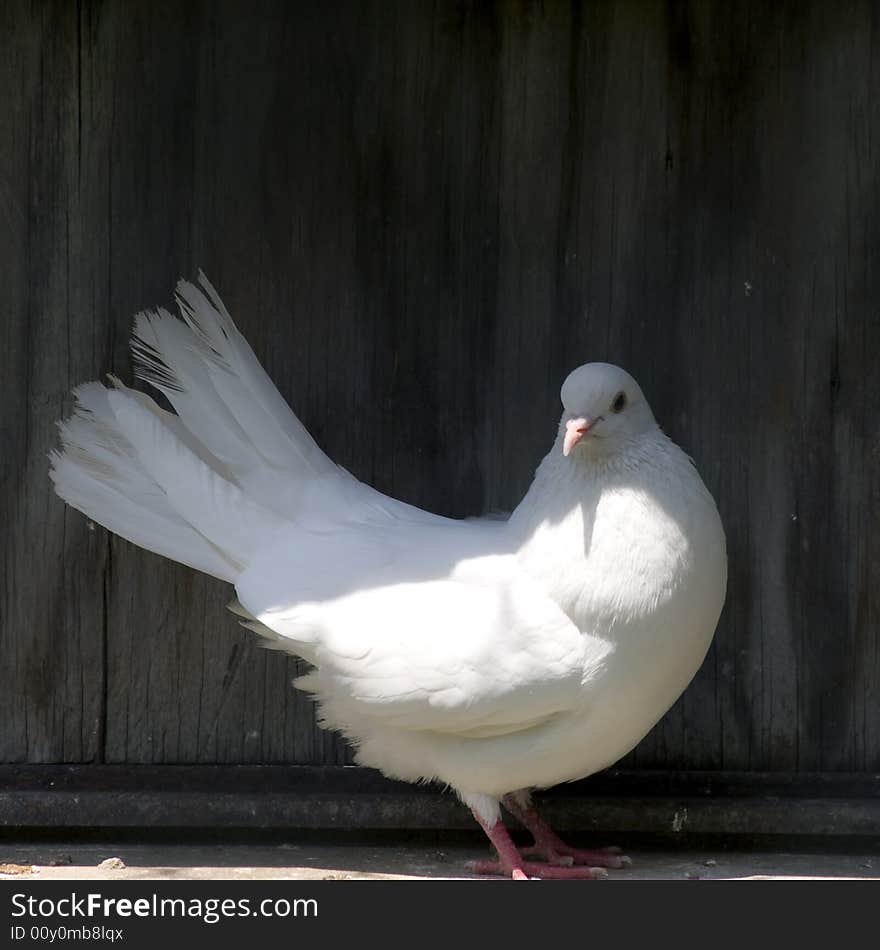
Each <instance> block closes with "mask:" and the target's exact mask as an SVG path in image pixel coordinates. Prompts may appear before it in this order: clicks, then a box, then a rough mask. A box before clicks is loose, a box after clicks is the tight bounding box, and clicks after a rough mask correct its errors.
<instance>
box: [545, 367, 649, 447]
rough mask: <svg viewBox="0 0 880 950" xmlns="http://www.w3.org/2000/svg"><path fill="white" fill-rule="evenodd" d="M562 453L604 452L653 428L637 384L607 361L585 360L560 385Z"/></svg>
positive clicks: (646, 405)
mask: <svg viewBox="0 0 880 950" xmlns="http://www.w3.org/2000/svg"><path fill="white" fill-rule="evenodd" d="M561 397H562V405H563V406H564V407H565V411H564V412H563V414H562V422H561V424H560V428H561V431H562V435H563V439H562V453H563V455H565V456H569V455H572V453H574V454H575V456H577V455H583V454H585V453H586V454H589V455H598V454H601V455H607V454H608V453H609V452H614V451H615V449H616V448H618V447H619V446H620V445H622V444H623V443H624V442H627V441H629V440H631V439H633V438H635V437H637V436H639V435H641V434H642V433H644V432H649V431H651V430H653V429H655V428H656V427H657V423H656V421H655V420H654V414H653V413H652V412H651V407H650V406H649V405H648V403H647V401H646V400H645V397H644V394H643V393H642V390H641V389H640V388H639V384H638V383H637V382H636V381H635V380H634V379H633V378H632V376H630V375H629V373H627V372H625V371H624V370H622V369H621V368H620V367H619V366H612V365H611V363H586V364H585V365H584V366H579V367H578V368H577V369H576V370H572V372H571V373H569V375H568V378H567V379H566V380H565V382H564V383H563V384H562V392H561Z"/></svg>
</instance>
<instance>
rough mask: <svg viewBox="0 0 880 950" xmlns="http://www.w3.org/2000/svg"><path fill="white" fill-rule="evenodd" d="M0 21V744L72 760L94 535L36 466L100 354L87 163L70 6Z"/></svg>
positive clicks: (98, 617)
mask: <svg viewBox="0 0 880 950" xmlns="http://www.w3.org/2000/svg"><path fill="white" fill-rule="evenodd" d="M0 24H2V26H0V35H2V37H3V49H4V55H3V57H2V63H0V72H2V82H3V88H4V89H5V90H6V93H5V96H4V101H5V103H6V105H5V106H4V109H3V114H2V119H0V153H2V160H0V161H2V166H3V169H4V174H3V183H2V186H0V209H2V215H3V222H4V223H3V227H2V228H0V254H2V259H3V261H4V270H3V273H4V293H3V297H2V301H0V327H2V332H3V344H4V346H3V352H4V356H5V360H6V385H5V386H4V411H3V416H2V420H3V421H2V451H0V457H2V463H0V470H2V490H0V499H2V500H0V505H2V511H0V522H2V524H3V525H4V530H3V542H2V552H3V553H2V564H0V571H2V576H3V601H2V606H0V656H2V657H3V661H2V664H0V695H2V697H3V699H2V700H0V704H2V705H0V721H2V723H3V726H2V728H0V760H2V761H32V762H59V761H66V762H82V761H90V760H93V759H95V758H98V757H99V756H100V731H101V723H102V718H103V667H102V650H103V637H104V611H103V598H102V590H103V577H102V569H103V562H104V555H105V551H106V542H105V540H104V539H103V538H102V537H101V536H100V535H99V534H96V533H95V532H93V531H91V530H90V528H89V525H88V524H87V523H86V521H85V519H83V518H81V517H76V516H75V515H74V514H73V513H72V512H68V511H66V510H65V508H64V506H63V505H61V504H60V503H59V502H58V500H57V499H56V498H55V497H54V495H53V493H52V490H51V485H50V483H49V480H48V477H47V453H48V451H49V449H50V448H51V447H52V446H53V445H54V443H55V440H56V431H55V421H56V420H57V419H58V418H59V417H60V416H61V415H62V414H63V413H65V412H66V411H67V410H69V407H70V398H69V391H70V387H71V386H72V385H73V384H75V383H76V382H78V381H80V380H81V379H83V378H85V377H87V376H89V375H92V374H93V373H94V372H95V370H96V367H97V366H98V365H100V364H101V363H102V362H105V360H106V349H105V347H104V345H103V330H104V327H103V322H102V318H101V314H100V312H99V313H95V311H94V310H93V308H92V306H91V294H90V288H89V279H90V276H91V275H92V274H93V266H92V258H91V254H92V250H91V249H89V248H86V247H85V246H84V242H83V240H82V235H83V229H84V226H85V229H88V224H87V222H88V223H90V222H91V220H92V218H91V212H90V209H89V206H88V203H89V201H90V199H91V197H92V196H93V192H92V190H91V184H92V182H93V179H92V178H91V176H89V174H88V173H87V172H86V173H85V174H83V161H84V160H86V156H85V154H84V142H83V136H82V125H81V122H82V111H81V107H82V100H81V87H80V58H79V35H78V17H77V10H76V7H75V6H73V5H70V4H60V3H50V4H41V5H37V6H35V7H33V8H28V9H25V8H24V7H22V6H21V5H20V4H4V5H3V7H2V8H0ZM95 259H99V254H96V255H95Z"/></svg>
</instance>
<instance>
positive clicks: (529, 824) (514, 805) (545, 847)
mask: <svg viewBox="0 0 880 950" xmlns="http://www.w3.org/2000/svg"><path fill="white" fill-rule="evenodd" d="M503 801H504V806H505V807H506V808H507V810H508V811H509V812H510V813H511V814H512V815H514V816H515V817H516V818H517V819H518V820H519V821H521V822H522V824H523V825H525V827H526V828H527V829H528V830H529V831H530V832H531V834H532V837H533V838H534V839H535V843H534V845H533V846H532V847H531V848H527V849H526V850H525V851H524V852H523V854H524V856H527V857H537V858H540V859H541V860H543V861H547V862H548V863H550V864H560V863H562V862H563V861H565V860H566V859H568V860H569V861H570V863H571V864H573V865H585V864H586V865H590V866H591V867H596V868H628V867H629V866H630V865H631V864H632V860H631V859H630V858H628V857H627V856H626V855H625V854H622V853H621V851H620V848H616V847H609V848H598V849H594V850H588V849H584V848H573V847H571V845H568V844H566V843H565V842H564V841H563V840H562V839H561V838H560V837H559V835H557V834H556V832H555V831H554V830H553V829H552V828H551V827H550V825H548V824H547V822H546V821H545V820H544V819H543V818H542V817H541V815H540V813H539V812H538V809H537V808H535V806H534V804H533V803H532V800H531V797H530V796H529V794H528V793H527V792H514V793H513V794H511V795H505V796H504V798H503Z"/></svg>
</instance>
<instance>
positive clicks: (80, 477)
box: [50, 274, 339, 582]
mask: <svg viewBox="0 0 880 950" xmlns="http://www.w3.org/2000/svg"><path fill="white" fill-rule="evenodd" d="M199 281H200V284H201V287H197V286H195V285H194V284H190V283H187V282H185V281H181V282H180V284H178V288H177V302H178V305H179V306H180V310H181V314H182V317H183V319H182V320H181V319H179V318H177V317H175V316H172V315H171V314H170V313H168V312H167V311H165V310H158V311H156V312H155V313H142V314H140V315H138V317H137V318H136V320H135V327H134V336H133V339H132V353H133V355H134V359H135V373H136V375H137V376H138V377H139V378H140V379H142V380H144V381H146V382H148V383H149V384H150V385H152V386H154V387H155V388H156V389H158V390H159V391H160V392H162V393H163V394H164V395H165V397H166V398H167V399H168V401H169V402H170V403H171V405H172V406H173V408H174V413H169V412H166V411H165V410H163V409H162V408H160V407H159V406H158V405H157V404H156V403H155V402H154V401H153V400H152V399H150V397H149V396H146V395H145V394H143V393H140V392H136V391H134V390H131V389H128V388H127V387H125V386H123V385H122V383H120V382H119V381H118V380H112V383H113V387H114V388H112V389H108V388H106V387H104V386H102V385H101V384H100V383H87V384H86V385H84V386H81V387H80V388H79V389H77V390H76V391H75V396H76V400H77V404H76V408H75V410H74V413H73V415H72V416H71V417H70V418H68V419H66V420H65V421H64V422H62V423H61V425H60V430H61V443H62V448H61V451H54V452H52V453H51V472H50V474H51V477H52V480H53V482H54V483H55V489H56V491H57V492H58V494H59V495H60V496H61V497H62V498H63V499H64V500H65V501H66V502H68V503H69V504H70V505H72V506H73V507H75V508H77V509H79V510H80V511H82V512H83V513H84V514H86V515H87V516H88V517H89V518H91V519H92V520H94V521H96V522H98V523H99V524H102V525H104V526H105V527H107V528H109V529H110V530H111V531H113V532H115V533H116V534H119V535H120V536H122V537H124V538H126V539H127V540H129V541H132V542H133V543H135V544H138V545H140V546H141V547H144V548H147V549H148V550H150V551H154V552H156V553H157V554H161V555H163V556H165V557H169V558H172V559H173V560H176V561H179V562H181V563H183V564H187V565H189V566H190V567H194V568H196V569H197V570H200V571H204V572H205V573H208V574H212V575H214V576H216V577H220V578H223V579H224V580H227V581H230V582H234V581H235V579H236V577H237V576H238V575H239V574H240V572H241V571H242V570H243V569H244V568H245V567H246V566H247V564H248V562H249V561H250V559H251V558H252V557H253V555H254V553H255V552H256V551H257V550H258V549H259V547H260V546H261V545H262V544H263V543H265V542H266V541H268V540H269V539H271V537H272V536H273V534H274V532H275V530H276V528H277V525H278V524H279V523H281V522H283V521H287V520H289V519H290V518H291V517H293V516H295V514H296V513H297V511H299V510H300V509H301V508H302V506H303V495H304V493H305V491H306V490H307V488H308V486H309V485H310V483H312V482H314V481H315V480H316V479H317V478H318V477H320V476H322V475H326V474H329V473H334V472H335V473H338V472H339V470H338V469H337V468H336V466H335V465H334V464H333V463H332V462H331V461H330V460H329V459H328V458H327V457H326V456H325V455H324V453H323V452H322V451H321V450H320V448H318V446H317V444H316V443H315V442H314V440H313V439H312V437H311V436H310V435H309V433H308V432H307V431H306V429H305V427H304V426H303V425H302V423H300V421H299V420H298V419H297V418H296V416H295V415H294V414H293V412H292V411H291V410H290V408H289V407H288V405H287V404H286V402H285V401H284V399H283V398H282V396H281V394H280V393H279V392H278V390H277V389H276V388H275V386H274V385H273V384H272V382H271V380H270V379H269V377H268V376H267V374H266V373H265V371H264V370H263V368H262V366H261V365H260V363H259V361H258V360H257V358H256V356H255V355H254V353H253V351H252V350H251V348H250V347H249V346H248V344H247V342H246V341H245V340H244V337H243V336H242V335H241V333H239V331H238V330H237V328H236V327H235V325H234V323H233V322H232V319H231V317H230V316H229V314H228V312H227V311H226V308H225V307H224V306H223V304H222V302H221V301H220V299H219V297H218V296H217V293H216V291H215V290H214V288H213V287H211V285H210V284H209V283H208V281H207V279H206V278H205V277H204V275H203V274H200V277H199ZM264 499H265V500H264Z"/></svg>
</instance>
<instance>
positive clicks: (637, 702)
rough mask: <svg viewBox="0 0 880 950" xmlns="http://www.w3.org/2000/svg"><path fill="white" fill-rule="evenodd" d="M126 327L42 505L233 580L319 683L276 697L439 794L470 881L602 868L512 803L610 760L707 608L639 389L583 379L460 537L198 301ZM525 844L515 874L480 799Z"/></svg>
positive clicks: (705, 529)
mask: <svg viewBox="0 0 880 950" xmlns="http://www.w3.org/2000/svg"><path fill="white" fill-rule="evenodd" d="M200 283H201V288H199V287H196V286H194V285H193V284H190V283H186V282H181V283H180V284H179V285H178V288H177V302H178V304H179V306H180V310H181V313H182V317H183V319H182V320H181V319H178V318H177V317H175V316H172V315H171V314H170V313H168V312H166V311H163V310H159V311H158V312H155V313H143V314H141V315H139V316H138V317H137V319H136V322H135V331H134V333H135V335H134V338H133V341H132V349H133V353H134V358H135V361H136V373H137V375H138V376H139V377H140V378H141V379H142V380H145V381H146V382H148V383H150V384H152V385H153V386H154V387H156V388H157V389H158V390H160V391H161V392H162V393H163V394H164V395H165V396H166V397H167V399H168V400H169V402H170V403H171V404H172V406H173V407H174V410H175V413H176V414H175V413H169V412H167V411H165V410H163V409H161V408H160V407H159V406H158V405H157V404H156V403H155V402H154V401H153V400H152V399H150V398H149V397H148V396H146V395H144V394H143V393H140V392H137V391H135V390H132V389H129V388H127V387H126V386H124V385H123V384H122V383H121V382H119V381H118V380H116V379H113V380H112V384H113V385H112V388H109V389H108V388H105V387H104V386H102V385H101V384H99V383H87V384H85V385H83V386H81V387H80V388H79V389H78V390H76V397H77V407H76V409H75V411H74V414H73V415H72V416H71V417H70V418H68V419H67V420H65V421H64V422H62V423H61V425H60V428H61V440H62V445H63V448H62V450H61V451H60V452H53V453H52V456H51V464H52V471H51V475H52V478H53V480H54V482H55V489H56V491H57V492H58V494H59V495H60V496H61V497H62V498H63V499H64V500H65V501H67V502H68V503H69V504H71V505H73V506H74V507H75V508H78V509H79V510H80V511H82V512H84V513H85V514H86V515H88V517H89V518H91V519H93V520H94V521H96V522H98V523H99V524H102V525H104V526H105V527H107V528H109V529H110V530H111V531H114V532H115V533H116V534H118V535H121V536H122V537H123V538H127V539H128V540H129V541H132V542H133V543H135V544H138V545H140V546H141V547H144V548H146V549H148V550H150V551H155V552H157V553H158V554H161V555H164V556H165V557H169V558H172V559H173V560H175V561H179V562H181V563H182V564H187V565H189V566H190V567H193V568H195V569H197V570H200V571H204V572H205V573H207V574H212V575H213V576H215V577H219V578H222V579H223V580H226V581H228V582H229V583H230V584H233V585H235V591H236V594H237V598H238V601H237V603H236V604H235V605H234V606H233V609H234V610H235V611H236V612H238V613H239V614H241V615H242V616H243V617H244V619H245V623H246V625H247V626H249V627H251V628H252V629H254V630H255V631H256V632H257V633H259V634H261V635H262V636H264V637H266V638H269V640H270V641H271V644H268V645H271V646H272V647H274V648H277V649H283V650H286V651H288V652H290V653H293V654H296V655H297V656H300V657H304V658H305V659H306V660H307V661H308V662H309V663H310V664H312V666H313V667H314V669H313V670H312V671H311V672H309V673H308V674H307V675H306V676H303V677H302V678H300V679H299V680H297V681H296V685H297V686H298V687H300V688H301V689H305V690H308V691H309V692H311V693H312V694H314V696H315V698H316V699H317V701H318V702H319V704H320V707H321V717H322V723H323V724H324V725H325V726H327V727H328V728H334V729H338V730H339V731H340V732H342V733H343V734H344V735H345V736H347V737H348V739H349V740H350V741H351V742H352V744H353V745H354V747H355V749H356V750H357V761H358V762H359V763H361V764H363V765H368V766H372V767H374V768H377V769H380V770H381V771H382V772H383V773H384V774H385V775H388V776H390V777H393V778H397V779H403V780H406V781H424V780H436V781H439V782H441V783H445V784H446V785H448V786H450V787H451V788H453V789H454V790H455V791H456V793H457V794H458V796H459V797H460V798H461V800H462V801H463V802H464V803H465V804H466V805H468V806H469V807H470V808H471V810H472V812H473V814H474V816H475V818H476V819H477V821H478V822H479V823H480V825H481V826H482V827H483V829H484V830H485V831H486V833H487V835H488V836H489V838H490V840H491V842H492V843H493V845H494V846H495V848H496V850H497V852H498V861H497V862H496V861H493V862H489V861H486V862H478V864H477V866H476V869H477V870H479V871H482V872H484V873H502V874H505V875H507V876H510V877H513V878H516V879H523V878H527V877H531V876H541V877H587V878H589V877H598V876H602V875H604V874H605V871H604V870H602V868H604V867H620V866H622V865H623V864H624V863H626V862H627V859H626V858H624V857H622V856H621V855H620V854H619V853H618V852H617V850H616V849H604V850H600V851H583V850H579V849H574V848H569V847H568V846H567V845H565V844H563V842H562V841H561V840H560V839H559V838H557V837H556V836H555V834H554V833H553V832H552V831H551V829H550V828H549V826H548V825H547V824H546V823H545V822H544V821H543V820H542V819H541V818H540V816H539V815H538V813H537V811H536V809H535V807H534V805H533V804H532V802H531V799H530V794H529V793H530V790H531V789H535V788H546V787H548V786H551V785H555V784H557V783H560V782H569V781H573V780H575V779H580V778H583V777H585V776H587V775H590V774H592V773H593V772H596V771H598V770H599V769H603V768H606V767H607V766H610V765H611V764H613V763H614V762H615V761H617V760H618V759H619V758H621V757H622V756H623V755H625V754H626V753H627V752H628V751H629V750H630V749H632V748H633V747H634V746H635V745H636V743H637V742H638V741H639V740H640V739H641V738H642V737H643V736H644V735H645V734H646V733H647V732H648V731H649V730H650V729H651V727H652V726H653V725H654V724H655V723H656V722H657V721H658V719H660V717H661V716H662V715H663V713H664V712H666V710H667V709H669V707H670V706H671V705H672V703H673V702H674V701H675V700H676V698H677V697H678V696H679V695H680V694H681V693H682V691H683V690H684V689H685V687H686V686H687V685H688V683H689V682H690V680H691V679H692V677H693V676H694V674H695V673H696V671H697V669H698V667H699V666H700V664H701V662H702V660H703V658H704V656H705V654H706V651H707V649H708V647H709V644H710V642H711V639H712V636H713V633H714V631H715V627H716V624H717V622H718V618H719V614H720V612H721V607H722V604H723V601H724V596H725V587H726V575H727V567H726V564H727V561H726V554H725V539H724V531H723V529H722V525H721V521H720V518H719V516H718V511H717V509H716V507H715V503H714V501H713V500H712V497H711V495H710V494H709V492H708V491H707V490H706V488H705V486H704V485H703V482H702V481H701V480H700V477H699V475H698V474H697V471H696V469H695V467H694V465H693V463H692V462H691V460H690V459H689V458H688V456H687V455H685V454H684V453H683V452H682V451H681V450H680V449H679V448H678V447H677V446H676V445H675V444H674V443H673V442H671V441H670V440H669V439H668V438H667V437H666V436H665V435H664V434H663V433H662V432H661V431H660V429H659V428H658V426H657V423H656V422H655V420H654V416H653V414H652V413H651V409H650V408H649V406H648V403H647V402H646V401H645V397H644V395H643V394H642V391H641V389H640V388H639V386H638V384H637V383H636V382H635V380H634V379H633V378H632V377H631V376H629V375H628V374H627V373H625V372H624V371H623V370H622V369H619V368H617V367H616V366H611V365H609V364H606V363H589V364H587V365H585V366H581V367H579V368H578V369H576V370H574V371H573V372H572V373H571V374H570V375H569V377H568V378H567V379H566V380H565V383H564V384H563V387H562V394H561V395H562V404H563V407H564V410H563V413H562V419H561V422H560V425H559V431H558V433H557V435H556V439H555V442H554V444H553V447H552V448H551V450H550V452H549V453H548V455H547V456H546V458H545V459H544V460H543V462H542V463H541V464H540V466H539V467H538V470H537V473H536V475H535V479H534V481H533V483H532V485H531V488H530V489H529V491H528V493H527V494H526V496H525V498H524V499H523V500H522V502H521V503H520V504H519V506H518V507H517V508H516V510H515V511H514V512H513V514H512V515H511V516H510V518H509V519H508V520H497V519H489V518H486V519H469V520H464V521H457V520H453V519H449V518H443V517H440V516H437V515H433V514H430V513H428V512H425V511H422V510H420V509H418V508H415V507H413V506H411V505H408V504H405V503H403V502H400V501H396V500H395V499H393V498H389V497H387V496H386V495H383V494H381V493H379V492H378V491H376V490H374V489H372V488H370V487H369V486H367V485H365V484H363V483H362V482H359V481H358V480H357V479H356V478H354V477H353V476H352V475H350V474H349V473H348V472H347V471H345V470H344V469H342V468H340V467H339V466H337V465H335V464H334V463H333V462H332V461H331V460H330V459H329V458H328V457H327V456H326V455H325V454H324V453H323V452H322V451H321V449H320V448H319V447H318V446H317V444H316V443H315V441H314V440H313V439H312V437H311V436H310V435H309V433H308V432H307V431H306V429H305V427H304V426H303V425H302V423H300V421H299V420H298V419H297V418H296V416H295V415H294V414H293V412H292V411H291V409H290V408H289V406H288V405H287V404H286V402H285V401H284V399H283V398H282V397H281V395H280V393H279V392H278V390H277V389H276V388H275V387H274V386H273V384H272V382H271V380H270V379H269V377H268V376H267V374H266V373H265V371H264V370H263V368H262V367H261V366H260V364H259V362H258V361H257V359H256V357H255V356H254V354H253V351H252V350H251V349H250V347H249V346H248V344H247V342H246V341H245V339H244V338H243V337H242V335H241V334H240V333H239V331H238V330H237V329H236V327H235V325H234V323H233V322H232V319H231V317H230V316H229V314H228V312H227V311H226V308H225V307H224V306H223V304H222V302H221V301H220V299H219V297H218V296H217V294H216V292H215V291H214V289H213V288H212V287H211V285H210V284H209V283H208V281H207V280H206V279H205V278H204V275H200ZM501 803H503V804H504V805H505V807H506V808H507V809H508V810H509V811H511V812H512V813H513V814H514V815H515V816H516V817H518V818H519V819H520V820H521V821H522V822H523V823H524V824H525V825H526V827H527V828H528V829H529V830H530V831H531V832H532V834H533V835H534V838H535V847H534V849H532V850H533V851H534V852H535V853H536V854H537V856H538V857H540V858H542V859H543V861H541V862H534V861H529V860H526V856H527V855H526V853H525V852H521V851H520V850H519V849H518V848H517V847H516V846H515V845H514V843H513V841H512V840H511V838H510V836H509V834H508V832H507V830H506V829H505V826H504V824H503V823H502V819H501V809H500V805H501Z"/></svg>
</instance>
